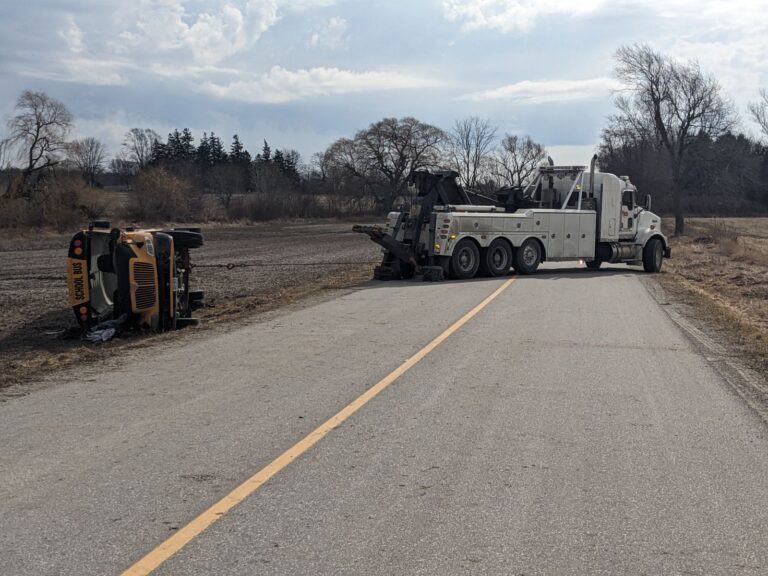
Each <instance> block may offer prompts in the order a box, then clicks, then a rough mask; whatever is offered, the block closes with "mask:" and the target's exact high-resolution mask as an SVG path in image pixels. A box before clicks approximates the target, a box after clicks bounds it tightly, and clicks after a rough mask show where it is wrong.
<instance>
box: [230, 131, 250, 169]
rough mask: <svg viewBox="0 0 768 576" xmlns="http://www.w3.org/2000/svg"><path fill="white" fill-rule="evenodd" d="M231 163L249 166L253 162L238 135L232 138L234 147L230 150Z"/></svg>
mask: <svg viewBox="0 0 768 576" xmlns="http://www.w3.org/2000/svg"><path fill="white" fill-rule="evenodd" d="M229 161H230V162H232V163H235V164H249V163H250V162H251V155H250V154H249V153H248V150H246V149H245V147H244V146H243V143H242V142H240V137H239V136H238V135H237V134H235V135H234V136H233V137H232V146H230V148H229Z"/></svg>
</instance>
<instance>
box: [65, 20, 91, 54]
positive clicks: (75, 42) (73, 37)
mask: <svg viewBox="0 0 768 576" xmlns="http://www.w3.org/2000/svg"><path fill="white" fill-rule="evenodd" d="M59 36H61V37H62V38H63V39H64V42H66V43H67V47H68V48H69V50H70V52H75V53H79V52H82V51H83V50H84V49H85V43H84V41H83V31H82V30H80V27H79V26H78V25H77V23H76V22H75V19H74V17H73V16H71V15H70V16H68V17H67V27H66V28H65V29H64V30H61V31H60V32H59Z"/></svg>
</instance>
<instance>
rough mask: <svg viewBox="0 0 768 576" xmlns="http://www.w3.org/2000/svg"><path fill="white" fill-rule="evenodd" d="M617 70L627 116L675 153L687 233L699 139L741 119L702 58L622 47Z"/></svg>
mask: <svg viewBox="0 0 768 576" xmlns="http://www.w3.org/2000/svg"><path fill="white" fill-rule="evenodd" d="M615 58H616V69H615V73H616V76H617V77H618V78H619V80H621V81H622V82H623V83H624V84H625V85H626V86H627V92H628V94H627V95H623V96H619V97H617V98H616V106H617V108H618V109H619V116H620V117H621V120H620V121H621V122H622V123H624V124H625V125H626V126H628V127H630V128H631V129H632V130H634V131H635V132H636V133H637V134H639V135H640V136H641V137H642V138H643V139H647V140H648V141H656V142H658V143H659V145H660V146H661V147H662V149H663V150H664V151H665V152H666V155H667V156H668V157H669V164H670V167H671V179H672V188H673V210H674V213H675V234H682V233H683V231H684V229H685V218H684V215H683V209H682V197H683V195H684V193H685V178H686V170H687V169H688V168H689V167H690V165H691V163H690V160H691V156H692V149H693V147H694V146H695V143H696V142H697V141H701V140H702V139H704V138H706V139H716V138H717V137H719V136H720V135H722V134H724V133H726V132H727V131H729V130H730V129H731V128H732V127H733V126H734V125H735V122H736V117H735V114H734V112H733V108H732V106H731V104H730V102H729V101H728V100H727V99H726V98H725V97H724V96H723V95H722V90H721V87H720V84H719V83H718V82H717V80H716V79H715V78H713V77H712V76H708V75H706V74H704V73H703V72H702V71H701V69H700V68H699V65H698V63H696V62H689V63H681V62H678V61H676V60H674V59H672V58H669V57H668V56H666V55H664V54H661V53H659V52H656V51H654V50H653V49H652V48H651V47H650V46H648V45H645V44H636V45H634V46H623V47H621V48H619V49H618V50H617V51H616V55H615Z"/></svg>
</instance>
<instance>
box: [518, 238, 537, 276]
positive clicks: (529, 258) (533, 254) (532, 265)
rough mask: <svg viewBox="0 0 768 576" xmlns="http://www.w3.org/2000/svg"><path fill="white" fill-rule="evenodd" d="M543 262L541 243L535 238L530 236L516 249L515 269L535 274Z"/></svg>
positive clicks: (523, 272) (522, 272)
mask: <svg viewBox="0 0 768 576" xmlns="http://www.w3.org/2000/svg"><path fill="white" fill-rule="evenodd" d="M540 263H541V244H539V241H538V240H536V239H535V238H528V240H526V241H525V242H523V244H522V245H521V246H520V248H518V249H517V250H516V251H515V270H517V271H518V272H519V273H520V274H533V273H534V272H536V269H537V268H538V267H539V264H540Z"/></svg>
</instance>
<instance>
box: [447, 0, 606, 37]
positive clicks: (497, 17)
mask: <svg viewBox="0 0 768 576" xmlns="http://www.w3.org/2000/svg"><path fill="white" fill-rule="evenodd" d="M606 4H608V2H607V0H579V1H578V2H574V1H573V0H443V15H444V16H445V17H446V18H447V19H448V20H450V21H453V22H461V23H462V28H463V29H464V30H465V31H473V30H482V29H492V30H499V31H500V32H516V31H519V32H528V31H529V30H531V29H532V28H533V27H534V25H535V24H536V21H537V20H538V19H539V18H541V17H544V16H553V15H558V16H562V15H568V16H583V15H585V14H589V13H592V12H595V11H596V10H598V9H599V8H602V7H603V6H604V5H606ZM563 25H565V24H564V23H563V22H562V21H558V22H557V23H556V25H555V26H554V28H555V29H557V28H558V27H559V26H563Z"/></svg>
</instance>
